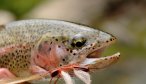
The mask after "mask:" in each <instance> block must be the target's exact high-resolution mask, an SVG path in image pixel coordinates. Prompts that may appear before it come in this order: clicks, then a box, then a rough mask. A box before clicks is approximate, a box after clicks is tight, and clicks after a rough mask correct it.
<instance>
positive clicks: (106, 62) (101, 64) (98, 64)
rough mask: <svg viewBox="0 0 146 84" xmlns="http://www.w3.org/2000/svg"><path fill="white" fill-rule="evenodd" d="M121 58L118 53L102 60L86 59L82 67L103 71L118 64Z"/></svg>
mask: <svg viewBox="0 0 146 84" xmlns="http://www.w3.org/2000/svg"><path fill="white" fill-rule="evenodd" d="M119 58H120V53H119V52H117V53H115V54H113V55H111V56H106V57H100V58H86V59H85V60H84V61H83V62H82V63H81V64H80V65H81V66H86V67H88V68H89V69H91V70H97V69H102V68H105V67H108V66H110V65H112V64H113V63H116V62H117V61H118V60H119Z"/></svg>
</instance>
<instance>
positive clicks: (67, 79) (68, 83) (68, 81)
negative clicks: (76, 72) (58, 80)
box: [61, 71, 74, 84]
mask: <svg viewBox="0 0 146 84" xmlns="http://www.w3.org/2000/svg"><path fill="white" fill-rule="evenodd" d="M61 76H62V77H63V79H64V81H65V83H66V84H74V81H73V80H72V79H71V76H70V75H69V74H68V73H66V72H64V71H61Z"/></svg>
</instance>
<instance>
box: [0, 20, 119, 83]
mask: <svg viewBox="0 0 146 84" xmlns="http://www.w3.org/2000/svg"><path fill="white" fill-rule="evenodd" d="M115 41H116V38H115V37H114V36H113V35H111V34H109V33H106V32H103V31H100V30H97V29H93V28H90V27H87V26H83V25H79V24H75V23H71V22H67V21H61V20H45V19H32V20H21V21H14V22H11V23H8V24H6V25H1V26H0V80H8V79H15V78H27V79H25V80H23V79H22V81H18V80H17V81H18V82H14V81H13V82H14V83H21V82H25V81H29V78H28V77H30V76H33V75H37V74H39V75H38V76H36V79H37V78H42V77H45V76H47V75H50V77H51V78H54V77H56V76H58V77H59V78H63V79H64V80H65V82H66V84H73V82H72V79H71V77H72V76H76V77H78V78H79V79H81V80H82V81H83V82H85V83H86V84H91V79H90V75H89V73H88V72H91V71H92V70H97V69H101V68H104V67H106V66H109V65H111V64H113V63H115V62H117V60H118V59H119V56H120V53H116V54H114V55H111V56H107V57H100V56H101V52H103V50H104V48H106V47H107V46H109V45H110V44H112V43H114V42H115ZM44 73H46V74H45V75H41V74H44ZM85 76H86V77H85ZM34 79H35V78H34ZM34 79H33V78H32V79H31V78H30V80H34ZM7 83H8V82H7Z"/></svg>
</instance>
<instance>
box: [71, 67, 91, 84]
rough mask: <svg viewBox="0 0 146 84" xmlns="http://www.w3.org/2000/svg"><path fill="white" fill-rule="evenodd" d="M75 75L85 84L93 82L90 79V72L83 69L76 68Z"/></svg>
mask: <svg viewBox="0 0 146 84" xmlns="http://www.w3.org/2000/svg"><path fill="white" fill-rule="evenodd" d="M74 73H75V75H76V76H77V77H78V78H79V79H80V80H82V81H83V82H84V83H85V84H91V79H90V74H89V73H87V72H85V71H82V70H75V69H74Z"/></svg>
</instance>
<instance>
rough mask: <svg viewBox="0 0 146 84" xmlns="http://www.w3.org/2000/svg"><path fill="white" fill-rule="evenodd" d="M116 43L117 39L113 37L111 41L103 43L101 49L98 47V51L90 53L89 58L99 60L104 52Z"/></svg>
mask: <svg viewBox="0 0 146 84" xmlns="http://www.w3.org/2000/svg"><path fill="white" fill-rule="evenodd" d="M115 41H116V38H115V37H112V38H110V39H109V40H107V41H105V42H103V44H102V45H100V47H98V48H97V49H95V50H93V51H92V52H91V53H89V54H88V55H87V58H99V57H101V56H102V53H103V52H104V50H105V49H106V48H107V47H109V46H110V45H111V44H113V43H115Z"/></svg>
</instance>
